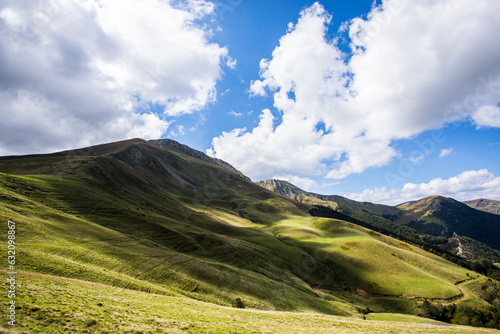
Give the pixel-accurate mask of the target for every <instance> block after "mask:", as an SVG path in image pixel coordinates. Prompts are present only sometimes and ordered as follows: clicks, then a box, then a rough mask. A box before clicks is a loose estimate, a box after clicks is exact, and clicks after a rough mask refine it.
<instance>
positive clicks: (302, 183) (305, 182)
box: [272, 175, 318, 191]
mask: <svg viewBox="0 0 500 334" xmlns="http://www.w3.org/2000/svg"><path fill="white" fill-rule="evenodd" d="M272 179H274V180H283V181H288V182H290V183H291V184H293V185H294V186H297V187H299V188H300V189H302V190H305V191H311V190H312V189H313V188H315V187H317V186H318V184H317V183H316V181H314V180H311V179H310V178H303V177H299V176H296V175H285V176H274V177H272Z"/></svg>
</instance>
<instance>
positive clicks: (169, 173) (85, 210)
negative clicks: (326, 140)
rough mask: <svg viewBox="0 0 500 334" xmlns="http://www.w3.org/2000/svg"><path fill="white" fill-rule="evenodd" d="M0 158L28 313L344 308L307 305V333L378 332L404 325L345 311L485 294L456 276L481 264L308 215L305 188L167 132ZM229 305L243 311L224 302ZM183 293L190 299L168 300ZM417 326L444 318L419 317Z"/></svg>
mask: <svg viewBox="0 0 500 334" xmlns="http://www.w3.org/2000/svg"><path fill="white" fill-rule="evenodd" d="M0 172H1V173H0V220H2V221H4V222H7V220H12V221H15V222H16V226H17V228H16V238H17V239H16V240H17V245H16V246H17V250H18V253H17V254H18V255H17V270H19V271H22V273H20V274H19V277H20V278H19V280H20V282H21V285H20V287H19V295H20V297H19V299H18V301H19V304H20V305H21V308H20V309H19V310H18V313H19V314H22V316H21V318H20V320H19V322H20V324H21V325H22V326H27V327H28V328H33V329H40V328H42V327H43V328H45V327H46V328H48V329H47V331H46V332H57V331H62V330H63V329H64V328H65V327H68V328H70V329H76V328H79V327H81V326H82V324H86V325H85V326H88V327H89V328H94V329H95V330H92V332H126V331H129V332H134V331H135V330H136V327H141V326H142V327H144V326H145V324H149V321H150V322H151V323H152V324H154V326H156V327H155V328H158V331H156V330H152V329H151V330H150V332H165V331H167V330H172V332H175V330H176V331H177V332H191V333H225V332H228V331H227V330H234V331H237V332H243V333H246V332H249V333H250V332H266V331H267V332H277V333H278V332H294V330H293V328H300V327H294V326H306V327H307V326H309V325H308V324H307V323H305V322H304V321H306V320H305V319H306V316H305V315H300V314H297V312H302V313H308V314H310V313H314V314H323V315H330V316H331V315H334V316H343V317H341V318H338V317H326V316H320V315H317V316H313V317H311V316H307V319H314V320H310V321H312V322H313V323H314V325H313V327H311V328H317V331H314V330H309V329H308V330H309V332H311V333H312V332H317V333H321V332H326V330H327V328H328V326H337V325H338V326H340V327H339V328H344V327H345V328H348V329H349V330H351V331H352V332H358V331H360V332H362V331H365V329H366V328H367V327H365V326H368V328H371V329H373V330H369V331H370V332H375V331H376V330H380V328H391V329H394V330H396V331H398V330H397V328H399V329H401V328H406V327H401V326H402V325H398V324H388V323H379V322H376V321H373V322H371V321H370V322H367V323H366V324H358V323H357V321H359V320H354V319H361V318H362V317H363V316H364V315H365V314H366V313H369V312H376V313H398V314H401V313H403V314H408V315H417V314H421V313H422V309H421V307H422V302H423V301H424V300H430V301H431V302H433V303H437V302H440V303H448V304H451V303H457V304H459V305H460V304H464V305H467V306H468V307H472V308H480V309H484V310H486V311H487V310H490V309H492V310H493V308H492V307H493V306H492V304H490V303H487V302H486V301H484V300H482V299H481V295H480V294H479V293H478V292H474V291H473V290H471V291H470V292H468V293H467V292H464V288H462V287H461V285H460V284H461V283H458V282H462V281H465V280H470V281H471V282H473V283H474V284H479V285H480V284H484V282H486V280H487V279H486V278H485V277H483V276H480V275H479V276H477V275H476V274H475V273H473V272H471V271H470V270H466V269H465V268H462V267H459V266H457V265H455V264H453V263H450V262H447V261H446V260H444V259H442V258H441V257H438V256H436V255H433V254H430V253H428V252H425V251H423V250H421V249H420V248H417V247H414V246H411V245H409V244H407V243H404V242H402V241H399V240H397V239H393V238H390V237H387V236H384V235H381V234H380V233H377V232H374V231H372V230H369V229H366V228H363V227H360V226H358V225H355V224H352V223H349V222H347V221H342V220H338V219H327V218H320V217H311V216H310V215H309V214H308V213H307V212H308V210H309V209H310V208H311V207H310V206H308V205H306V204H301V203H299V202H296V201H294V200H292V199H289V198H285V197H282V196H279V195H277V194H275V193H273V192H271V191H268V190H266V189H263V188H262V187H260V186H258V185H255V184H253V183H251V182H249V181H248V180H247V179H246V178H244V177H241V176H240V175H239V173H238V172H235V171H233V170H231V169H230V168H227V166H223V165H220V164H214V163H211V162H209V161H205V160H202V159H199V158H197V157H194V156H192V155H188V154H186V153H185V152H183V151H180V150H178V149H169V147H168V146H166V147H163V148H160V147H158V146H156V145H154V144H152V143H148V142H145V141H143V140H131V141H125V142H119V143H113V144H109V145H101V146H96V147H92V148H87V149H81V150H75V151H68V152H62V153H57V154H52V155H39V156H26V157H5V158H0ZM6 228H7V226H6V224H2V228H1V229H2V235H6V233H5V232H6ZM0 252H2V253H3V254H5V253H6V244H5V243H2V244H1V247H0ZM47 275H50V276H47ZM476 276H477V277H476ZM57 277H60V278H57ZM67 279H72V280H67ZM75 279H76V280H79V281H74V280H75ZM88 282H91V283H96V284H99V285H95V284H91V283H88ZM75 285H78V286H79V288H78V289H76V290H75V288H73V287H74V286H75ZM68 291H72V292H71V293H70V292H68ZM86 291H87V292H86ZM118 291H119V292H118ZM153 301H154V302H153ZM148 302H151V304H148ZM202 302H204V303H202ZM6 303H7V300H6V298H5V296H2V306H1V307H2V309H4V307H6ZM207 303H208V304H207ZM99 304H102V305H99ZM165 305H174V307H166V306H165ZM235 306H238V307H244V308H246V309H247V311H238V310H235V309H231V308H227V307H235ZM148 307H150V308H151V309H152V311H151V312H152V313H151V314H149V315H148V317H149V318H148V319H147V320H146V319H145V318H144V314H145V312H149V311H147V310H148ZM189 307H192V308H194V310H199V311H197V312H187V311H186V313H182V312H181V311H182V310H186V309H187V308H189ZM173 309H176V310H179V311H175V312H174V311H173ZM99 310H106V311H105V312H99ZM248 310H261V311H272V312H271V313H269V312H267V313H266V312H261V311H248ZM277 311H279V312H282V311H288V312H294V313H275V312H277ZM486 311H485V312H486ZM488 312H489V311H488ZM155 314H156V315H155ZM66 316H67V317H66ZM65 317H66V318H68V319H66V318H65ZM345 317H347V318H345ZM396 318H398V317H396ZM50 319H52V320H50ZM225 319H231V320H225ZM248 319H251V322H250V323H249V324H248V327H244V324H245V323H246V320H248ZM398 319H401V318H398ZM467 319H468V318H467ZM268 321H269V322H270V323H272V324H274V325H273V326H270V325H268V324H267V323H268ZM307 321H309V320H307ZM155 322H157V323H155ZM284 322H286V324H284ZM456 322H457V323H463V324H468V322H467V321H466V320H463V319H462V320H460V319H458V318H457V321H456ZM183 323H185V324H186V325H183ZM279 324H282V326H284V327H283V328H285V329H284V331H281V330H278V329H277V327H276V326H280V325H279ZM329 324H330V325H329ZM332 324H333V325H332ZM335 324H337V325H335ZM117 325H118V326H122V327H121V329H120V327H116V326H117ZM94 326H95V327H94ZM203 326H206V327H203ZM268 326H269V327H268ZM311 326H312V325H311ZM315 326H317V327H315ZM343 326H344V327H343ZM372 326H373V327H372ZM380 326H381V327H380ZM384 326H388V327H384ZM405 326H406V325H405ZM412 326H413V325H412ZM415 326H416V325H415ZM124 328H125V329H126V330H125V329H124ZM203 328H205V329H203ZM375 328H377V329H375ZM412 328H413V327H412ZM97 329H98V330H97ZM430 330H432V331H435V332H447V329H446V328H438V327H428V326H427V325H425V326H424V327H422V332H429V331H430ZM457 330H459V331H463V332H469V331H470V329H466V328H460V329H459V328H453V332H457ZM137 331H139V332H141V331H142V332H144V330H142V329H137ZM137 331H136V332H137ZM167 332H168V331H167ZM303 332H307V330H304V331H303ZM339 332H344V331H341V330H339ZM380 332H383V330H380ZM417 332H418V331H417ZM448 332H452V331H451V330H450V331H448Z"/></svg>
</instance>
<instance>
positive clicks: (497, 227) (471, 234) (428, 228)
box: [257, 180, 500, 255]
mask: <svg viewBox="0 0 500 334" xmlns="http://www.w3.org/2000/svg"><path fill="white" fill-rule="evenodd" d="M257 184H259V185H260V186H262V187H264V188H266V189H269V190H272V191H275V192H277V193H279V194H281V195H283V196H287V197H290V198H293V199H296V200H298V201H300V202H304V203H308V204H323V205H327V206H330V207H331V208H332V209H336V210H338V211H340V212H342V213H345V214H347V215H349V216H351V217H354V218H357V219H360V220H363V221H368V222H373V223H374V224H378V225H380V226H385V227H386V228H389V229H390V230H391V229H394V228H397V226H395V224H397V225H404V226H407V227H410V228H412V229H414V230H416V231H418V232H419V233H423V234H426V235H431V236H436V237H445V238H453V237H455V236H462V237H468V238H471V239H474V240H476V241H479V242H480V243H483V244H484V245H487V246H489V247H492V248H494V249H496V250H497V251H498V250H500V215H495V214H493V213H490V212H485V211H486V209H487V210H493V211H494V210H495V209H496V206H495V205H498V202H496V201H491V200H479V201H472V202H469V204H468V205H466V204H464V203H462V202H459V201H456V200H454V199H452V198H445V197H441V196H431V197H426V198H423V199H420V200H418V201H412V202H407V203H403V204H400V205H398V206H388V205H381V204H373V203H368V202H357V201H353V200H350V199H347V198H345V197H342V196H338V195H321V194H316V193H312V192H307V191H304V190H302V189H300V188H298V187H296V186H294V185H293V184H291V183H289V182H287V181H282V180H267V181H261V182H257ZM315 200H316V201H315ZM317 200H320V201H322V202H323V203H321V202H318V201H317ZM472 205H474V206H477V207H480V208H483V209H485V211H480V210H476V209H474V208H472V207H471V206H472ZM381 219H384V220H386V221H385V222H384V221H382V220H381ZM391 222H392V225H391ZM469 255H470V254H469Z"/></svg>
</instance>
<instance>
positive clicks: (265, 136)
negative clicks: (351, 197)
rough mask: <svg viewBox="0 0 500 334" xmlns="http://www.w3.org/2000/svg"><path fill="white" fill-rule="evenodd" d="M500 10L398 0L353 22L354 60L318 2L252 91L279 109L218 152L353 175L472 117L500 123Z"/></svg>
mask: <svg viewBox="0 0 500 334" xmlns="http://www.w3.org/2000/svg"><path fill="white" fill-rule="evenodd" d="M497 12H500V2H498V1H495V0H477V1H476V0H461V1H455V0H440V1H412V0H386V1H383V3H382V4H381V5H378V6H375V7H374V8H373V9H372V10H371V12H370V13H369V14H368V16H367V17H366V19H362V18H356V19H354V20H352V21H350V22H349V23H348V24H344V25H343V26H342V27H343V31H348V34H349V38H350V41H351V42H350V43H351V48H352V57H350V58H348V57H347V56H346V55H345V54H343V53H342V52H341V51H340V49H339V47H338V45H337V40H336V39H333V40H331V39H328V37H327V36H328V26H329V24H330V23H331V20H332V17H331V16H330V15H329V14H328V13H327V12H326V11H325V9H324V8H323V7H322V6H321V5H320V4H318V3H315V4H314V5H312V6H311V7H309V8H307V9H305V10H303V11H302V12H301V14H300V18H299V20H298V22H297V23H296V24H290V25H289V29H288V32H287V34H286V35H284V36H283V37H281V39H280V40H279V45H278V46H277V47H276V48H275V50H274V51H273V53H272V58H271V59H263V60H262V61H261V64H260V68H261V74H260V76H261V77H260V80H255V81H253V82H252V84H251V86H250V92H251V95H262V96H272V98H273V101H274V108H276V110H277V111H276V112H274V113H273V112H271V111H270V110H268V109H266V110H264V111H263V112H262V114H261V116H260V117H261V118H260V122H259V125H258V126H257V127H255V128H253V129H234V130H233V131H230V132H225V133H223V134H222V135H220V136H219V137H217V138H214V139H213V142H212V148H211V150H210V152H211V153H213V154H215V156H217V157H218V158H221V159H225V160H228V161H230V162H231V163H232V164H233V165H235V166H236V167H237V168H239V169H241V170H242V171H243V172H244V173H246V174H248V175H249V176H250V177H252V178H255V179H259V178H267V177H269V176H270V175H276V174H283V175H287V174H294V175H304V174H307V175H313V174H321V175H325V176H326V177H327V178H333V179H341V178H344V177H346V176H348V175H350V174H352V173H361V172H363V171H365V170H366V169H367V168H370V167H379V166H383V165H386V164H387V163H388V162H389V161H390V160H391V159H392V158H393V157H395V156H397V155H398V152H397V151H396V150H395V149H394V148H393V147H392V146H391V143H393V142H394V141H395V140H399V139H407V138H412V137H414V136H415V135H418V134H419V133H421V132H423V131H426V130H430V129H437V128H440V127H442V126H443V125H444V124H446V123H452V122H456V121H460V120H465V119H468V118H469V117H472V119H473V120H474V121H475V122H476V124H477V125H478V126H498V123H497V122H498V117H497V116H498V110H496V109H491V106H492V105H497V104H498V102H499V101H500V62H499V59H500V49H499V48H498V47H497V46H498V45H500V34H498V31H499V30H500V20H498V18H497V15H496V13H497ZM485 106H490V109H487V108H486V107H485Z"/></svg>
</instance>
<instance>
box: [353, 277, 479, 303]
mask: <svg viewBox="0 0 500 334" xmlns="http://www.w3.org/2000/svg"><path fill="white" fill-rule="evenodd" d="M479 277H480V276H479V275H477V276H476V277H470V278H468V279H464V280H461V281H458V282H456V283H455V286H456V287H457V288H458V290H460V293H459V294H458V295H455V296H451V297H448V298H428V297H421V296H408V295H406V294H403V295H388V294H382V293H372V292H367V291H364V290H361V289H356V292H357V293H358V294H359V295H360V296H362V297H385V298H402V299H409V300H417V301H426V300H427V301H432V302H438V303H443V304H445V305H448V304H452V303H456V302H460V301H463V300H465V299H467V298H468V297H469V295H468V294H467V291H465V290H464V289H463V288H462V285H464V284H467V283H469V282H470V281H472V280H475V279H476V278H479Z"/></svg>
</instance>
